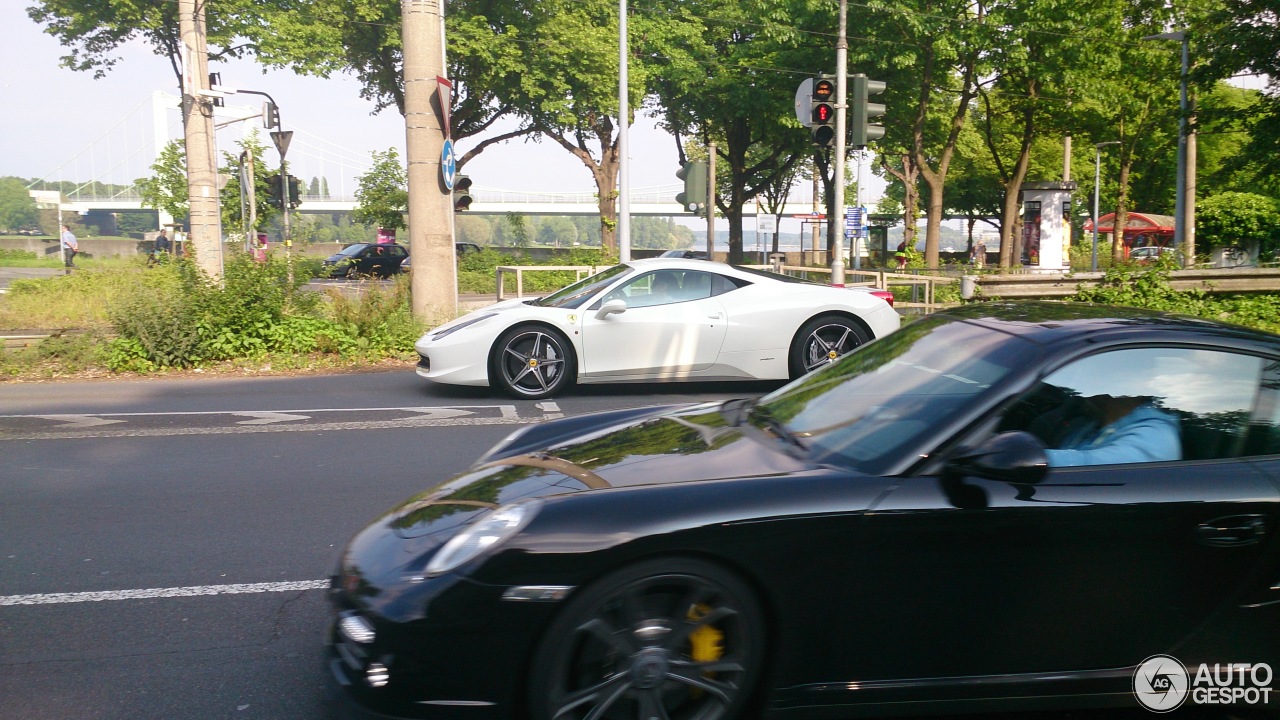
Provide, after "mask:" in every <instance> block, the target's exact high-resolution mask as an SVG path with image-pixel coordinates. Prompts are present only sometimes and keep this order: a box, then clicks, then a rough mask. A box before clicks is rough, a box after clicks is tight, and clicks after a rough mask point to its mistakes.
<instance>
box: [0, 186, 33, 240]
mask: <svg viewBox="0 0 1280 720" xmlns="http://www.w3.org/2000/svg"><path fill="white" fill-rule="evenodd" d="M39 224H40V212H39V210H38V209H37V208H36V201H35V200H33V199H32V198H31V195H30V193H28V192H27V184H26V183H24V182H22V181H21V180H19V179H18V178H16V177H4V178H0V229H6V230H21V229H22V228H25V227H28V226H32V225H39Z"/></svg>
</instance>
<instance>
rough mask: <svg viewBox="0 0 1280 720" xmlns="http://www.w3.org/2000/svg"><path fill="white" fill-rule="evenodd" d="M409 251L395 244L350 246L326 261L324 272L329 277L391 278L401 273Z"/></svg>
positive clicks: (357, 244) (358, 244) (323, 267)
mask: <svg viewBox="0 0 1280 720" xmlns="http://www.w3.org/2000/svg"><path fill="white" fill-rule="evenodd" d="M408 258H409V251H408V250H406V249H405V248H404V246H403V245H397V244H395V243H378V244H374V243H356V244H354V245H348V246H346V247H344V248H342V250H340V251H339V252H337V253H336V254H333V255H330V256H329V257H328V258H326V259H325V261H324V264H323V266H322V270H323V272H324V273H325V274H326V275H327V276H328V277H347V278H353V277H357V276H360V275H373V276H376V277H383V278H386V277H391V276H392V275H395V274H396V273H398V272H400V265H401V263H403V262H405V261H406V260H407V259H408Z"/></svg>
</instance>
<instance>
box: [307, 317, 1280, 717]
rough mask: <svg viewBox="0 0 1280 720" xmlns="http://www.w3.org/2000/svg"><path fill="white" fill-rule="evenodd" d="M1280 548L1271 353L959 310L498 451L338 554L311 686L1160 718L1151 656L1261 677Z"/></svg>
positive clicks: (434, 705) (684, 708)
mask: <svg viewBox="0 0 1280 720" xmlns="http://www.w3.org/2000/svg"><path fill="white" fill-rule="evenodd" d="M1278 521H1280V337H1276V336H1273V335H1268V334H1265V333H1260V332H1254V331H1250V330H1244V329H1240V328H1235V327H1230V326H1226V325H1221V324H1216V323H1211V322H1207V321H1201V320H1194V319H1189V318H1178V317H1173V316H1167V315H1160V314H1153V313H1147V312H1143V311H1137V310H1129V309H1120V308H1105V307H1097V306H1089V305H1078V304H1054V303H1032V304H981V305H971V306H966V307H963V308H960V309H957V310H954V311H950V312H946V313H941V314H936V315H932V316H929V317H926V318H923V319H920V320H917V321H915V322H913V323H910V324H908V325H905V326H903V328H902V329H901V330H899V331H898V332H896V333H893V334H891V335H888V336H886V337H884V338H882V339H879V340H876V341H875V342H873V343H869V344H868V345H866V346H864V347H862V348H860V349H858V350H857V351H855V352H853V353H850V354H849V355H847V356H845V357H842V358H840V359H839V360H838V361H836V362H835V363H833V364H831V365H829V366H827V367H825V368H824V369H821V370H818V371H815V372H813V373H811V374H809V375H806V376H804V377H802V378H800V379H798V380H796V381H795V382H792V383H791V384H789V385H786V386H784V387H782V388H781V389H779V390H777V391H776V392H773V393H771V394H769V395H767V396H765V397H763V398H761V399H758V400H736V401H730V402H726V403H723V404H698V405H687V406H665V407H653V408H646V409H633V410H623V411H614V412H607V413H601V414H595V415H585V416H580V417H570V418H565V419H562V420H556V421H552V422H547V423H543V424H538V425H531V426H528V427H526V428H524V429H522V430H520V431H518V432H516V433H515V434H513V435H511V436H510V437H508V438H507V439H506V440H504V441H503V442H501V443H499V444H498V445H497V446H496V447H494V448H493V449H492V450H490V451H489V452H488V453H487V454H486V455H485V456H484V457H482V458H480V459H479V460H478V461H477V462H476V464H475V465H474V466H472V467H471V468H470V469H469V470H468V471H466V472H465V473H463V474H461V475H459V476H457V477H454V478H452V479H449V480H447V481H445V482H443V483H442V484H440V485H438V486H437V487H435V488H434V489H430V490H426V491H425V492H423V493H422V494H421V495H419V496H416V497H413V498H410V499H409V500H407V501H406V502H405V503H404V504H402V505H400V506H399V507H397V508H395V509H394V510H392V511H390V512H388V513H387V514H386V515H385V516H383V517H382V518H381V519H379V520H377V521H376V522H374V523H373V524H372V525H370V526H369V527H368V528H366V529H365V530H363V531H362V532H360V533H359V534H358V535H357V536H356V537H355V538H354V539H353V540H352V541H351V543H350V545H349V546H348V547H347V548H346V550H345V551H344V552H343V554H342V557H341V560H340V563H339V568H338V571H337V574H336V575H335V577H334V580H333V585H332V589H331V591H330V594H331V600H332V603H333V605H334V608H335V619H334V624H333V626H332V628H331V631H330V644H329V648H330V659H329V663H330V667H331V669H332V671H333V672H334V673H335V675H336V676H337V679H338V680H339V682H340V683H342V684H343V685H344V686H345V687H346V689H347V690H348V691H349V695H350V697H352V698H353V699H354V700H356V701H357V704H358V705H360V706H363V707H365V708H368V709H372V710H375V711H377V712H380V713H385V714H390V715H396V716H415V717H440V718H446V717H450V718H452V717H458V718H490V717H521V718H524V717H527V718H532V719H533V720H587V719H588V718H591V719H593V720H594V719H597V718H615V719H627V720H633V719H634V720H649V719H650V718H666V719H670V720H712V719H714V718H733V717H740V716H742V715H744V714H750V715H753V716H754V715H757V714H759V715H763V716H781V717H789V718H811V717H849V716H860V715H883V714H908V713H911V712H917V711H918V712H924V711H937V710H944V711H946V712H960V711H972V710H998V709H1009V710H1017V709H1022V710H1036V709H1045V708H1070V707H1081V706H1120V707H1132V708H1137V707H1139V706H1140V705H1146V706H1147V707H1149V708H1154V707H1155V706H1156V705H1158V704H1160V703H1166V704H1167V703H1168V702H1170V700H1169V698H1170V697H1172V696H1171V695H1170V692H1173V691H1176V690H1177V689H1178V688H1177V687H1176V683H1175V684H1166V685H1165V686H1163V687H1157V686H1158V685H1160V683H1164V682H1165V680H1166V679H1167V678H1170V677H1173V676H1172V675H1169V674H1168V673H1166V672H1165V670H1164V669H1163V668H1164V667H1165V666H1163V665H1162V666H1161V668H1162V669H1161V670H1160V672H1159V677H1158V678H1156V680H1153V679H1152V678H1153V677H1155V674H1153V673H1152V672H1147V671H1145V670H1143V667H1149V665H1148V666H1144V660H1148V659H1150V658H1152V656H1168V658H1170V659H1171V660H1173V661H1174V663H1175V664H1179V666H1180V667H1182V668H1184V670H1185V673H1186V674H1184V675H1183V676H1182V677H1183V680H1182V692H1183V694H1184V697H1183V698H1182V700H1185V702H1187V703H1188V704H1191V703H1195V702H1202V701H1204V702H1208V701H1211V700H1212V698H1217V697H1219V695H1210V696H1206V695H1205V694H1203V693H1200V694H1197V693H1195V692H1191V691H1192V690H1197V689H1200V688H1199V687H1198V685H1199V683H1200V681H1201V679H1200V678H1198V677H1197V676H1198V674H1197V672H1196V670H1195V668H1196V667H1198V664H1200V663H1208V664H1209V666H1210V667H1214V666H1213V664H1214V663H1220V664H1224V665H1225V664H1228V663H1235V664H1237V665H1238V664H1242V663H1243V664H1247V665H1248V666H1249V667H1251V668H1253V669H1254V670H1253V675H1252V676H1251V677H1252V678H1253V680H1251V681H1259V678H1260V677H1262V673H1261V672H1260V670H1261V669H1262V664H1263V663H1268V664H1269V666H1268V667H1267V673H1266V676H1265V682H1266V683H1272V682H1273V680H1272V679H1271V678H1270V672H1271V671H1270V668H1276V667H1278V666H1280V663H1278V662H1277V661H1278V660H1280V541H1278V540H1277V532H1276V530H1277V523H1278ZM1175 658H1176V660H1174V659H1175ZM1159 662H1161V663H1163V662H1165V661H1164V660H1160V661H1159ZM1170 667H1172V666H1170ZM1241 677H1242V678H1243V677H1244V673H1242V674H1241ZM1189 678H1196V679H1195V680H1194V683H1195V684H1196V687H1191V685H1192V683H1193V681H1192V680H1191V679H1189ZM1157 681H1158V682H1157ZM1170 682H1172V681H1170ZM1144 683H1145V685H1144ZM1143 688H1145V690H1144V689H1143ZM1153 688H1154V689H1153ZM1161 690H1163V694H1162V695H1161V694H1159V692H1160V691H1161ZM1274 695H1275V694H1274V693H1270V694H1268V695H1267V697H1268V698H1269V699H1270V701H1271V703H1272V704H1273V705H1272V707H1274V704H1275V703H1276V702H1277V699H1276V698H1275V697H1274ZM1206 697H1209V698H1210V700H1206V699H1205V698H1206ZM1250 697H1252V698H1253V699H1254V700H1256V699H1257V698H1258V697H1261V696H1260V695H1258V694H1255V695H1254V696H1246V695H1240V696H1239V697H1238V698H1236V701H1237V702H1240V703H1245V702H1248V701H1249V700H1250ZM1197 698H1199V699H1197ZM1166 709H1167V708H1166Z"/></svg>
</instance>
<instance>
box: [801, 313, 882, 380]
mask: <svg viewBox="0 0 1280 720" xmlns="http://www.w3.org/2000/svg"><path fill="white" fill-rule="evenodd" d="M870 339H871V338H869V337H867V331H866V330H863V329H862V327H861V326H860V325H858V323H856V322H854V321H853V320H850V319H849V318H846V317H841V316H839V315H820V316H818V317H816V318H814V319H812V320H810V321H809V322H807V323H805V324H804V327H802V328H800V332H798V333H796V339H795V341H794V342H793V343H792V344H791V358H790V367H791V377H792V378H797V377H800V376H801V375H804V374H806V373H810V372H813V371H814V370H817V369H818V368H820V367H822V366H823V365H827V364H829V363H833V362H835V361H836V358H838V357H840V356H841V355H844V354H846V353H848V352H849V351H851V350H853V349H854V348H856V347H858V346H859V345H862V344H864V343H866V342H867V341H869V340H870Z"/></svg>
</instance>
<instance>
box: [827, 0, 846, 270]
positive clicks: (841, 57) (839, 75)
mask: <svg viewBox="0 0 1280 720" xmlns="http://www.w3.org/2000/svg"><path fill="white" fill-rule="evenodd" d="M848 18H849V1H848V0H840V35H839V36H838V37H837V38H836V150H835V161H834V163H833V164H834V166H835V170H834V174H835V178H834V182H833V183H832V185H831V186H832V188H833V189H834V190H835V194H836V197H835V204H834V211H833V215H834V216H835V217H831V218H827V222H829V223H836V224H835V225H834V226H832V227H834V228H835V245H834V246H833V252H832V253H831V254H832V255H834V256H835V257H833V258H831V284H832V285H834V286H836V287H844V154H845V135H846V130H847V128H848V124H847V123H848V114H849V105H848V98H849V94H848V93H849V78H848V74H849V72H848V70H849V39H848V36H847V32H846V26H847V23H848Z"/></svg>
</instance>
